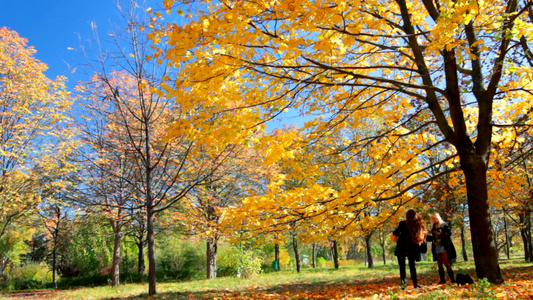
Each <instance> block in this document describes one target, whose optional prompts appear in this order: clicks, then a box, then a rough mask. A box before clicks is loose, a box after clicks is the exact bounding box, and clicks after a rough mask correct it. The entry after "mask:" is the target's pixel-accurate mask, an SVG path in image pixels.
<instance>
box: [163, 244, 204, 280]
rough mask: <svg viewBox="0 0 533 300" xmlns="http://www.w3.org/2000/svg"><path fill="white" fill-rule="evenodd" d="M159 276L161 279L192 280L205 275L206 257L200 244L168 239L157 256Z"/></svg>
mask: <svg viewBox="0 0 533 300" xmlns="http://www.w3.org/2000/svg"><path fill="white" fill-rule="evenodd" d="M157 258H158V259H157V277H158V278H160V279H161V280H192V279H200V278H204V277H205V269H206V267H205V264H206V258H205V254H204V252H203V247H200V245H199V244H192V243H190V242H183V241H182V240H178V239H170V240H168V241H167V242H166V243H165V245H163V247H161V254H160V255H159V256H158V257H157Z"/></svg>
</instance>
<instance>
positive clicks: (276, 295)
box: [106, 271, 438, 300]
mask: <svg viewBox="0 0 533 300" xmlns="http://www.w3.org/2000/svg"><path fill="white" fill-rule="evenodd" d="M437 277H438V275H436V274H434V272H432V271H425V272H421V273H420V274H419V283H420V284H422V285H433V284H434V283H435V282H436V281H438V278H437ZM408 280H409V276H408ZM411 286H412V283H411V282H409V283H408V285H407V289H412V288H411ZM389 291H390V292H392V293H396V292H399V291H400V284H399V277H398V276H397V275H396V276H392V275H387V276H384V277H383V278H370V279H369V278H365V279H358V278H353V279H351V280H342V281H317V282H291V283H285V284H278V285H273V286H254V287H248V288H242V289H232V288H231V287H228V288H227V289H218V290H207V291H195V292H164V293H159V294H157V295H155V296H151V297H150V296H148V295H147V294H142V295H138V296H131V297H121V298H106V299H108V300H113V299H114V300H116V299H241V300H243V299H246V300H248V299H311V298H312V299H340V298H347V297H357V298H366V297H375V296H376V295H380V294H385V293H390V292H389Z"/></svg>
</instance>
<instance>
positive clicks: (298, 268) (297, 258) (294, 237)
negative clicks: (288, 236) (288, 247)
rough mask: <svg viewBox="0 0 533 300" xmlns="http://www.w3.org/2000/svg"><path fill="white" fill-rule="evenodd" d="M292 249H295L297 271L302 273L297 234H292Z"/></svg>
mask: <svg viewBox="0 0 533 300" xmlns="http://www.w3.org/2000/svg"><path fill="white" fill-rule="evenodd" d="M292 249H293V250H294V258H295V259H296V271H297V272H298V273H300V271H301V268H302V267H301V265H300V252H299V250H298V240H297V239H296V235H293V236H292Z"/></svg>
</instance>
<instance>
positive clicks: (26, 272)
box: [6, 262, 52, 282]
mask: <svg viewBox="0 0 533 300" xmlns="http://www.w3.org/2000/svg"><path fill="white" fill-rule="evenodd" d="M6 274H7V280H12V281H26V280H33V281H38V282H49V281H52V273H51V272H50V269H49V268H48V266H47V265H46V264H45V263H34V262H28V263H25V264H22V265H21V266H13V267H12V268H11V269H10V270H9V271H8V272H6Z"/></svg>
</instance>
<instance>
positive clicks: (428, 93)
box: [151, 0, 532, 283]
mask: <svg viewBox="0 0 533 300" xmlns="http://www.w3.org/2000/svg"><path fill="white" fill-rule="evenodd" d="M164 4H165V6H166V7H167V8H168V9H171V8H172V5H173V4H179V5H178V6H177V7H178V10H179V12H180V13H182V14H183V15H184V19H182V20H180V22H181V23H183V25H178V24H168V25H165V22H164V21H163V20H162V19H159V20H156V22H155V25H157V24H162V26H159V27H158V28H157V30H155V31H154V32H153V33H152V35H151V37H152V38H153V40H154V41H156V42H158V41H164V42H165V43H166V44H167V45H170V46H171V48H170V49H169V50H168V51H167V52H165V55H167V57H171V59H172V61H173V62H174V63H175V64H186V67H183V70H182V72H181V73H180V74H181V75H180V76H179V80H178V81H177V84H176V85H175V86H174V88H173V89H172V92H170V93H169V95H177V94H180V95H182V94H187V95H194V96H191V99H202V98H206V97H208V94H210V95H217V99H219V101H220V102H217V103H220V104H221V103H222V102H223V101H225V100H226V99H229V98H226V96H227V95H229V94H231V95H232V96H234V97H236V98H238V99H240V101H242V105H241V107H242V108H243V109H249V108H258V107H261V108H262V110H261V111H260V112H258V113H261V114H262V116H263V119H269V118H272V117H273V116H276V115H277V114H279V113H281V112H282V111H283V110H285V109H286V108H289V107H290V108H294V109H300V110H301V111H302V112H303V113H304V114H307V115H308V116H310V117H312V116H313V115H314V114H317V115H321V117H319V118H315V119H313V120H311V121H309V122H307V124H306V125H305V126H304V128H305V130H306V132H307V133H308V140H310V141H322V140H323V139H327V138H328V134H327V133H328V132H334V131H336V130H338V129H339V128H342V127H346V126H352V127H358V126H360V124H364V122H363V120H366V119H368V118H375V117H378V118H379V120H380V121H381V122H382V126H383V127H384V128H386V129H385V130H383V131H382V132H380V133H379V135H375V136H370V137H364V138H363V137H357V138H355V139H354V140H353V141H352V143H351V145H353V147H357V146H358V145H361V144H362V143H364V142H371V143H375V144H376V145H377V144H379V145H381V148H375V149H376V152H375V153H374V154H373V155H374V157H376V158H379V157H383V155H384V154H386V153H388V154H389V155H392V156H394V159H395V161H390V162H387V165H386V166H387V167H386V168H383V169H381V170H380V172H379V173H378V174H375V175H373V176H372V177H373V180H374V181H375V182H377V181H378V179H379V182H380V184H379V185H377V187H378V190H379V191H378V190H374V191H375V192H372V193H370V194H369V195H368V198H366V199H365V200H358V199H359V196H358V195H357V194H356V193H357V189H354V188H353V187H352V188H350V186H346V188H347V189H346V192H345V193H342V194H341V195H340V196H339V197H344V199H343V200H346V201H347V202H348V203H352V204H353V203H356V202H358V201H385V200H389V199H392V198H395V197H396V196H398V195H404V196H405V195H408V194H409V193H410V192H409V191H411V190H412V189H413V188H414V187H417V186H420V185H424V184H425V183H426V182H428V181H429V180H432V178H429V176H428V175H427V174H426V173H425V170H427V168H430V167H432V166H431V165H427V162H424V161H423V160H420V159H419V158H420V157H423V156H424V155H428V154H431V152H433V151H435V150H436V149H435V148H434V147H431V146H430V147H425V148H420V147H411V145H413V144H416V141H417V140H418V139H420V138H424V137H426V138H430V139H431V141H432V144H433V145H439V144H443V145H446V149H445V152H443V153H442V154H445V157H444V158H443V160H441V161H437V162H434V164H436V165H442V164H450V165H453V164H454V163H456V164H457V166H458V167H459V168H457V169H448V170H447V171H445V172H448V173H449V172H453V171H457V172H462V173H463V175H464V179H465V185H466V191H467V198H468V208H469V215H470V222H471V236H472V243H473V249H474V257H475V265H476V273H477V276H478V277H479V278H484V277H486V278H488V280H489V281H490V282H492V283H501V282H502V280H503V278H502V275H501V271H500V268H499V264H498V260H497V249H496V245H495V244H494V232H493V227H492V221H491V217H490V206H489V195H488V187H487V171H488V170H489V169H490V168H491V167H492V163H493V160H491V149H492V137H493V128H494V127H495V126H500V125H512V124H511V123H513V120H512V119H511V120H510V119H505V118H501V116H502V115H500V114H499V113H498V112H499V111H498V110H497V108H498V107H499V106H500V105H501V104H503V103H506V101H510V99H513V101H514V103H515V105H514V107H515V108H516V109H517V110H516V111H517V112H518V113H524V114H527V113H530V112H529V111H526V110H527V107H528V105H529V104H528V103H529V99H530V97H531V95H530V94H529V92H528V91H529V90H530V86H531V81H530V75H529V74H530V72H529V70H530V68H531V66H530V65H529V64H528V61H527V59H526V58H527V57H528V56H529V55H530V54H528V50H527V49H529V47H528V46H529V41H528V37H529V36H531V34H530V33H531V26H530V24H531V22H529V20H528V19H527V12H528V10H529V9H530V6H531V5H532V3H531V2H530V1H524V2H519V1H517V0H512V1H498V0H495V1H489V2H482V3H481V2H467V1H440V0H439V1H429V0H428V1H426V0H423V1H406V0H396V1H370V2H369V1H355V2H353V1H352V2H349V3H348V2H345V1H330V2H328V3H322V2H319V1H310V0H309V1H306V0H302V1H291V0H280V1H275V2H253V1H219V2H215V3H211V2H210V1H205V2H204V1H192V2H189V1H186V2H183V3H182V2H180V1H164ZM187 4H188V6H187ZM187 17H189V18H187ZM181 23H180V24H181ZM178 90H179V92H178ZM214 100H216V99H214ZM508 103H509V102H508ZM347 116H350V117H351V118H352V119H353V120H354V122H353V123H347V122H345V120H346V117H347ZM244 124H245V126H246V125H249V124H250V122H245V123H244ZM439 151H440V150H439ZM400 153H401V155H400ZM438 175H440V174H436V176H438ZM367 181H368V180H367Z"/></svg>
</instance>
